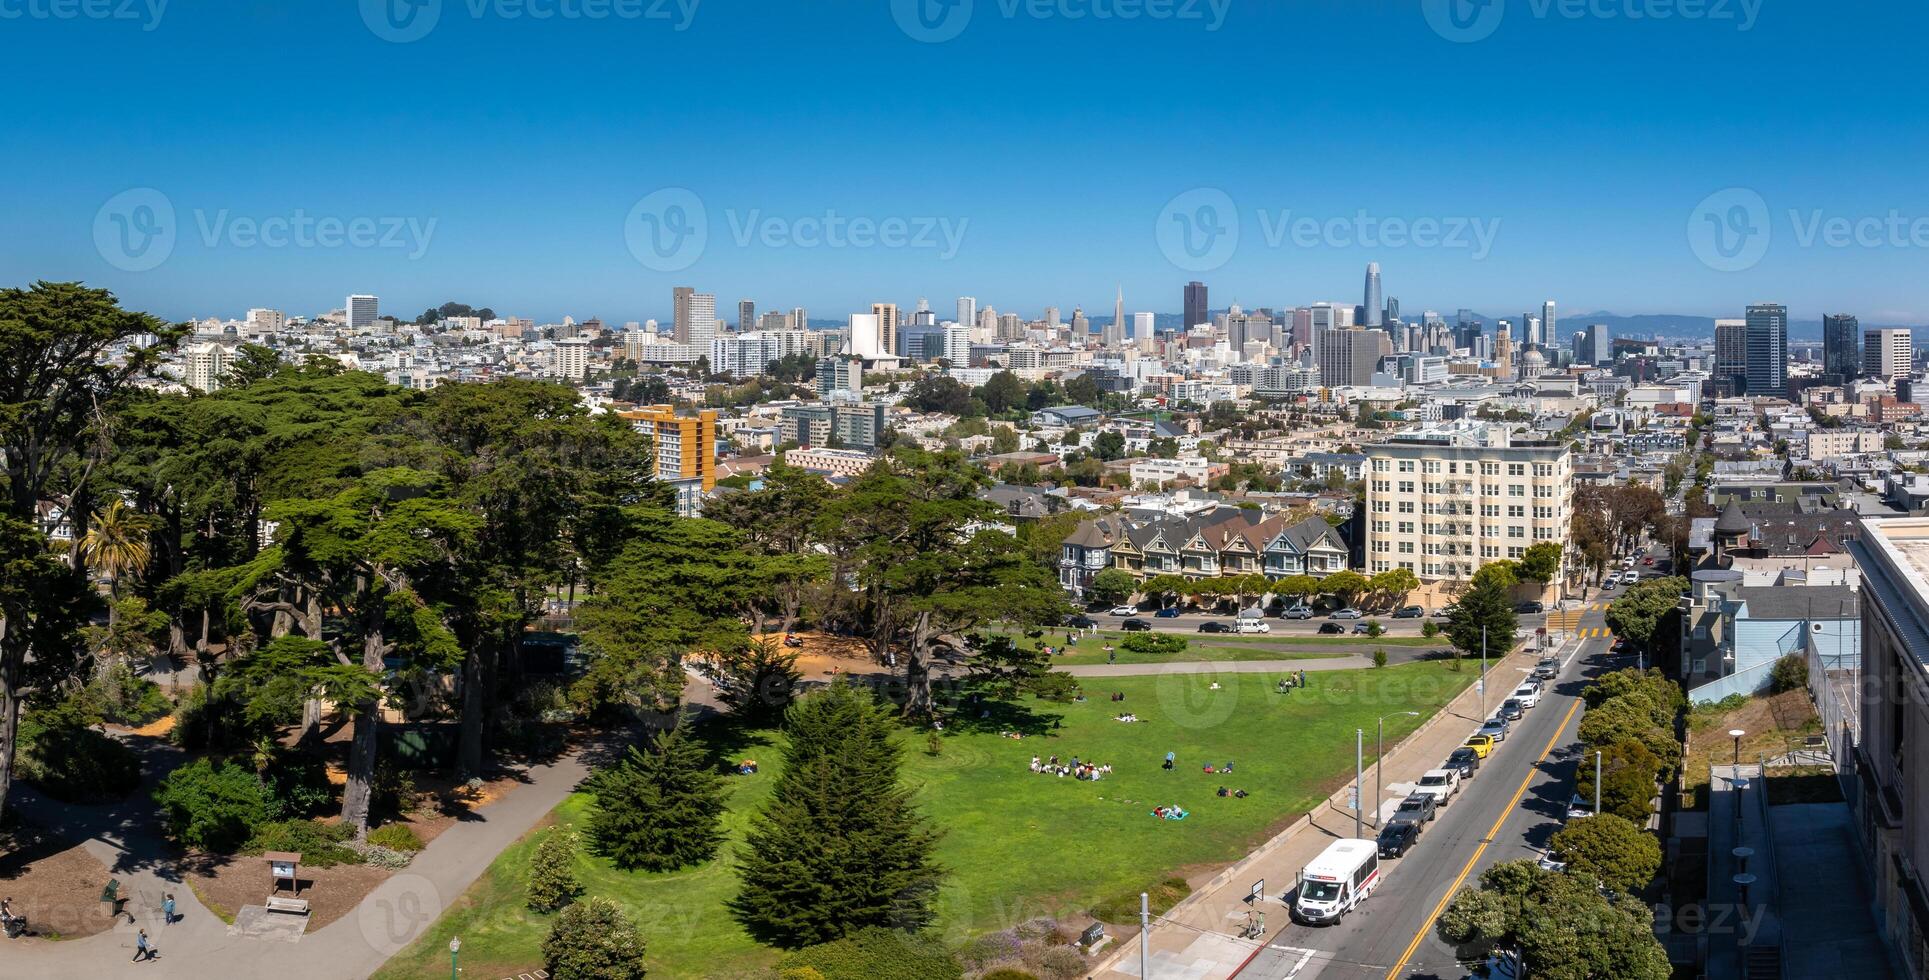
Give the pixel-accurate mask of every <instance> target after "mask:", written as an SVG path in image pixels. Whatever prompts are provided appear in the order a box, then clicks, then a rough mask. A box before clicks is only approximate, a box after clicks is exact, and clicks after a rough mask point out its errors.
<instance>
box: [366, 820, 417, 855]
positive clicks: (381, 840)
mask: <svg viewBox="0 0 1929 980" xmlns="http://www.w3.org/2000/svg"><path fill="white" fill-rule="evenodd" d="M368 842H369V843H370V844H374V845H375V846H377V847H386V848H388V849H389V850H391V851H419V850H421V849H422V848H424V847H427V846H428V845H427V844H424V843H422V838H420V837H417V836H416V835H415V831H414V830H413V829H412V828H410V827H409V825H408V824H405V823H385V824H383V825H381V826H380V827H377V828H375V829H374V830H371V831H369V832H368Z"/></svg>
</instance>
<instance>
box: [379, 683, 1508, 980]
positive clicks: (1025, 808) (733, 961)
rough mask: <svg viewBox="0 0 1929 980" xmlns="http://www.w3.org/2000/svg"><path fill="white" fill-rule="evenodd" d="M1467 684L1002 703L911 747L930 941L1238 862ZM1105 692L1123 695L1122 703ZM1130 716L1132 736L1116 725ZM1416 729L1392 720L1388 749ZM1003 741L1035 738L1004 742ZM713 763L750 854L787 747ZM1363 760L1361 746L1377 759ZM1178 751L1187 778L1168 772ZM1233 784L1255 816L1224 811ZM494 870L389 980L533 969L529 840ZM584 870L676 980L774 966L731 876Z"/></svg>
mask: <svg viewBox="0 0 1929 980" xmlns="http://www.w3.org/2000/svg"><path fill="white" fill-rule="evenodd" d="M1474 674H1475V671H1473V670H1471V669H1466V670H1461V671H1458V672H1455V671H1452V670H1449V669H1448V668H1447V665H1446V664H1445V663H1441V662H1426V663H1414V664H1403V665H1398V666H1393V667H1387V668H1384V669H1380V670H1371V669H1368V670H1357V671H1333V672H1324V673H1320V674H1317V675H1314V676H1313V677H1312V683H1313V686H1312V687H1311V688H1309V689H1308V690H1305V691H1300V692H1296V693H1293V694H1289V695H1280V694H1276V693H1274V691H1273V682H1274V678H1273V677H1271V676H1270V675H1264V674H1250V675H1227V676H1220V677H1219V678H1218V682H1219V683H1220V684H1221V685H1222V689H1221V690H1217V691H1213V690H1210V689H1209V688H1208V685H1209V684H1210V683H1212V682H1213V678H1211V677H1201V676H1190V675H1166V676H1160V677H1130V678H1106V679H1103V680H1094V681H1092V682H1091V683H1090V684H1089V685H1088V688H1087V694H1088V696H1089V700H1087V701H1085V702H1082V703H1076V704H1067V705H1054V704H1049V703H1046V702H1039V701H1027V702H1025V703H1024V704H1022V705H1019V706H1016V707H1011V706H999V708H998V709H997V711H996V714H995V715H994V716H993V717H992V718H988V719H976V718H960V719H955V720H954V721H953V722H952V724H950V725H949V726H948V729H949V730H948V731H947V733H946V734H945V736H944V737H943V739H942V740H941V744H942V749H941V751H940V753H939V754H938V755H937V756H931V755H928V754H927V753H926V751H925V738H924V736H923V735H922V734H920V733H915V732H907V733H906V737H905V761H906V764H905V774H906V777H907V778H908V779H910V780H911V781H912V782H914V783H915V784H916V785H917V786H918V787H919V798H920V800H921V802H922V805H923V807H924V810H925V812H926V813H927V814H929V815H930V816H931V818H932V819H933V820H934V821H935V822H936V823H937V824H939V825H940V826H941V827H943V828H944V829H945V831H946V836H945V838H944V840H943V843H942V845H941V847H940V858H941V860H942V861H943V863H944V864H945V865H946V866H947V867H948V868H949V869H950V872H951V873H950V876H949V877H948V878H947V881H946V885H945V887H944V890H943V893H942V896H941V899H940V920H939V924H938V926H937V928H938V929H939V930H940V931H941V934H942V935H943V936H944V938H945V939H946V940H947V941H951V942H954V943H961V942H963V941H965V940H966V939H969V938H970V937H972V936H976V935H980V934H984V933H989V932H994V931H997V930H999V929H1003V928H1006V927H1008V926H1010V925H1013V924H1015V923H1016V922H1019V921H1021V920H1024V919H1027V918H1031V917H1033V916H1037V915H1042V914H1058V915H1064V916H1068V917H1069V916H1074V915H1077V914H1080V913H1082V912H1083V911H1084V910H1085V909H1087V908H1089V907H1090V906H1091V905H1092V904H1093V903H1095V902H1097V901H1099V900H1101V899H1103V898H1106V897H1108V896H1112V895H1115V894H1117V893H1121V892H1128V891H1129V892H1137V891H1139V890H1140V889H1141V888H1143V887H1146V886H1149V885H1152V884H1154V883H1155V882H1157V881H1159V880H1160V879H1161V878H1163V877H1165V875H1166V873H1167V872H1171V871H1175V870H1182V869H1186V868H1190V867H1196V866H1199V865H1211V864H1217V863H1223V862H1226V861H1230V860H1233V859H1235V858H1237V857H1239V856H1240V855H1242V854H1244V853H1245V852H1246V851H1247V850H1248V849H1250V848H1251V846H1252V845H1254V844H1255V843H1257V842H1259V841H1261V840H1263V839H1264V838H1265V837H1266V836H1267V835H1268V834H1269V833H1271V832H1273V831H1275V830H1277V829H1278V828H1280V827H1282V826H1284V825H1285V824H1287V823H1289V822H1291V821H1292V820H1294V819H1296V818H1297V817H1298V816H1299V815H1300V814H1302V813H1304V812H1305V811H1306V810H1307V809H1308V808H1310V807H1312V806H1314V805H1315V804H1316V803H1317V802H1318V801H1319V800H1320V799H1322V798H1323V797H1325V796H1326V795H1327V794H1328V793H1329V792H1330V791H1331V790H1332V789H1333V788H1334V787H1336V786H1337V785H1339V784H1340V783H1342V782H1344V778H1345V776H1346V775H1347V774H1349V773H1351V772H1352V767H1353V730H1354V729H1356V728H1366V729H1369V730H1370V729H1371V728H1372V727H1373V723H1374V719H1376V718H1378V717H1380V716H1382V715H1385V714H1388V713H1389V712H1394V711H1402V710H1419V711H1421V712H1423V713H1425V714H1428V715H1430V714H1431V713H1432V712H1433V711H1435V710H1437V709H1438V708H1439V707H1440V706H1441V705H1443V704H1445V703H1446V702H1447V701H1448V700H1450V699H1451V698H1452V697H1453V696H1454V695H1455V694H1456V693H1458V692H1459V691H1460V690H1461V689H1462V688H1464V687H1466V685H1468V684H1469V683H1471V682H1472V680H1473V677H1474ZM1113 692H1121V693H1123V694H1124V695H1125V702H1124V703H1123V704H1118V703H1115V702H1112V701H1111V700H1110V699H1109V698H1110V695H1111V694H1112V693H1113ZM1121 710H1130V711H1132V712H1134V713H1136V714H1137V715H1138V716H1139V717H1140V718H1141V719H1144V720H1143V721H1142V722H1140V723H1139V724H1124V723H1121V722H1118V721H1114V720H1113V718H1114V716H1115V715H1117V714H1118V713H1119V712H1120V711H1121ZM1422 720H1423V719H1421V718H1408V717H1404V716H1400V717H1394V718H1388V719H1387V722H1388V728H1389V731H1388V732H1387V734H1388V736H1389V740H1391V739H1396V738H1398V737H1400V736H1401V735H1404V734H1406V733H1407V732H1408V731H1410V730H1412V728H1413V727H1415V726H1417V725H1418V724H1419V723H1420V722H1421V721H1422ZM1004 730H1026V731H1031V732H1035V733H1037V734H1033V735H1030V736H1028V737H1025V738H1023V739H1010V738H1006V737H1002V736H1001V735H1000V734H999V733H1000V732H1001V731H1004ZM702 734H703V736H704V737H705V738H706V739H708V740H709V741H710V743H711V744H712V745H713V746H714V747H715V748H716V750H717V752H718V753H719V756H720V757H721V758H740V757H743V756H746V755H747V756H751V757H754V758H756V759H757V760H758V761H759V763H761V766H762V771H761V772H760V773H758V774H757V775H754V776H747V777H731V785H732V787H733V788H734V795H733V796H732V798H731V811H730V817H729V827H730V830H731V837H732V839H733V840H735V839H738V838H740V837H741V833H742V829H743V826H744V823H745V820H746V816H747V812H748V811H749V810H750V809H751V808H752V807H754V806H755V805H757V804H758V803H759V802H760V801H761V800H762V799H763V798H764V796H765V794H766V793H767V792H768V791H769V787H770V785H771V782H772V780H773V779H774V778H775V776H776V771H777V768H778V765H779V763H780V761H781V756H780V753H779V745H780V739H781V736H780V735H779V734H777V733H774V732H745V731H740V730H735V729H732V728H731V727H729V726H728V725H724V724H712V725H708V726H705V728H704V729H703V730H702ZM1370 747H1371V746H1369V748H1370ZM1167 751H1172V752H1176V753H1177V755H1178V762H1179V764H1178V766H1177V767H1176V768H1175V769H1173V770H1169V771H1168V770H1163V769H1161V767H1160V761H1161V760H1162V759H1163V757H1164V755H1165V753H1166V752H1167ZM1033 755H1038V756H1050V755H1058V756H1060V757H1061V758H1066V759H1069V758H1070V757H1071V756H1078V757H1080V758H1081V759H1087V760H1092V761H1096V762H1100V763H1109V764H1111V765H1112V766H1113V767H1114V772H1113V774H1112V775H1111V776H1110V777H1107V778H1105V779H1103V780H1100V781H1098V782H1079V781H1077V780H1073V779H1070V778H1063V779H1061V778H1057V777H1054V776H1044V775H1038V774H1034V773H1032V772H1031V771H1030V770H1029V768H1028V766H1027V763H1028V761H1029V760H1030V758H1031V757H1032V756H1033ZM1229 761H1230V762H1234V763H1236V764H1237V765H1236V766H1235V770H1234V775H1231V776H1226V775H1217V774H1206V773H1203V772H1201V771H1200V768H1201V766H1202V765H1204V764H1205V763H1207V762H1211V763H1214V764H1224V763H1226V762H1229ZM1221 784H1224V785H1227V786H1229V787H1232V788H1243V789H1245V790H1247V791H1248V792H1250V793H1251V794H1252V795H1251V796H1249V797H1247V798H1245V799H1233V798H1224V799H1221V798H1219V797H1217V796H1215V795H1214V789H1215V788H1216V787H1218V786H1219V785H1221ZM1160 803H1166V804H1172V803H1176V804H1178V805H1180V806H1183V807H1185V808H1186V809H1188V810H1190V811H1191V816H1190V817H1189V818H1188V819H1186V820H1183V821H1160V820H1157V819H1155V818H1153V817H1152V816H1150V814H1149V813H1148V811H1149V810H1150V809H1151V808H1152V807H1153V806H1154V805H1155V804H1160ZM586 804H587V801H586V799H585V798H583V797H581V796H573V797H571V798H569V799H568V800H567V801H565V802H564V803H563V804H562V806H560V807H559V808H558V810H557V813H556V818H557V820H559V821H562V822H570V823H575V824H578V825H581V824H582V823H583V821H584V814H585V808H586ZM539 834H540V832H538V835H532V839H529V840H525V841H523V842H520V843H518V844H517V845H515V846H514V847H512V848H510V849H509V850H508V851H505V852H504V853H503V854H502V855H500V856H499V857H498V858H497V859H496V860H495V862H494V864H493V865H492V866H491V867H490V868H489V870H488V872H487V873H486V874H485V875H484V877H483V878H482V879H481V880H479V881H478V882H477V883H476V885H475V886H474V887H472V888H471V889H470V890H469V891H468V893H467V894H465V895H464V896H462V898H461V899H460V900H459V901H458V902H456V903H455V904H454V907H453V908H451V910H450V911H449V912H448V913H446V914H445V915H444V916H443V917H442V919H441V920H440V921H439V922H437V923H436V925H435V926H434V928H432V929H431V930H430V932H429V933H428V934H427V935H425V936H424V937H423V938H422V939H421V940H420V941H418V942H417V943H416V944H415V945H413V946H411V947H410V948H409V949H407V950H405V951H403V952H402V953H401V954H400V955H398V956H397V957H396V958H395V959H393V960H392V961H390V963H389V964H388V965H387V966H386V967H385V968H384V969H383V971H382V972H381V973H380V974H378V976H381V977H384V978H390V980H398V978H415V977H424V978H427V977H439V976H441V975H442V974H443V972H444V971H446V970H447V967H448V944H449V938H450V937H451V936H452V935H458V934H459V935H460V936H461V937H462V960H463V966H464V968H465V969H466V970H468V971H469V973H470V975H472V976H484V977H486V976H508V975H513V974H514V973H516V972H523V971H527V970H529V969H530V968H532V967H535V966H538V965H539V963H540V960H541V954H540V951H539V947H540V943H541V940H542V937H543V935H544V934H545V933H546V931H547V928H548V922H547V917H544V916H538V915H535V914H532V913H529V912H527V911H525V910H524V908H523V905H522V897H523V877H524V874H525V870H526V868H527V866H528V861H529V857H530V854H531V852H532V851H533V848H534V843H535V840H534V838H535V837H536V836H539ZM579 873H580V875H581V877H582V879H583V881H584V883H585V884H586V886H587V887H588V890H589V892H590V893H591V894H597V895H604V896H607V897H609V898H612V899H615V900H616V901H618V902H619V903H621V904H623V905H624V906H626V907H627V908H628V909H630V910H631V912H632V913H634V914H635V915H636V916H637V917H638V919H639V920H640V921H641V922H642V924H643V926H644V929H645V932H646V933H647V934H648V937H649V943H650V945H649V959H650V964H651V970H652V972H653V973H656V974H657V975H661V976H674V977H743V976H752V975H755V974H756V972H757V971H758V970H759V969H761V968H763V967H765V966H767V965H768V964H770V963H771V962H773V961H774V959H775V956H776V954H775V953H774V952H773V951H770V950H767V949H764V948H762V947H759V946H757V945H756V944H755V943H753V942H752V941H751V940H750V939H749V938H748V937H747V936H746V935H745V934H744V933H743V931H742V930H741V929H740V928H739V927H738V926H737V925H736V923H735V922H733V921H732V920H731V919H730V918H729V916H728V915H727V914H726V913H725V911H724V909H723V902H724V900H725V899H726V898H727V897H728V896H729V895H731V894H732V893H733V892H734V890H735V884H736V883H735V879H734V876H733V875H732V873H731V872H730V870H729V868H728V861H727V859H719V860H713V861H711V862H710V863H708V864H706V865H703V866H701V867H698V868H695V869H691V870H688V871H684V872H679V873H674V874H632V873H627V872H620V871H616V870H614V869H612V868H610V867H609V866H607V865H606V864H604V863H603V862H602V861H600V860H599V859H596V858H593V857H584V858H582V859H581V861H580V862H579Z"/></svg>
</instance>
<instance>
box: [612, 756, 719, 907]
mask: <svg viewBox="0 0 1929 980" xmlns="http://www.w3.org/2000/svg"><path fill="white" fill-rule="evenodd" d="M590 789H591V791H592V792H594V793H595V794H596V802H595V804H594V808H593V810H592V812H591V815H590V821H589V837H590V840H591V842H592V843H593V844H594V845H595V846H596V850H597V852H598V853H600V854H602V855H604V856H605V857H608V858H609V859H610V862H611V863H613V864H615V865H616V866H617V867H619V868H622V869H624V870H626V871H635V870H639V869H640V870H643V871H674V870H676V869H677V868H681V867H685V866H687V865H692V864H701V863H702V862H704V861H708V860H710V857H711V856H712V855H714V854H715V853H716V851H717V843H718V842H719V841H720V840H722V839H723V831H722V830H721V829H720V828H719V827H718V818H719V817H721V816H722V815H723V809H724V790H723V780H722V777H720V776H718V775H717V774H716V773H715V772H714V771H712V769H711V767H710V765H709V762H708V759H707V758H706V757H705V754H704V751H703V747H702V746H701V745H699V744H697V743H696V742H695V741H692V740H691V739H690V738H689V737H688V736H687V735H686V734H685V733H684V729H683V725H682V723H681V722H679V723H678V724H677V726H676V727H675V728H672V729H670V730H669V731H667V732H663V733H662V734H660V735H658V736H657V737H656V740H655V743H654V744H653V745H651V746H650V747H649V749H648V750H647V751H638V750H637V748H636V747H635V746H631V747H630V749H629V751H628V752H627V753H626V754H625V755H624V757H623V760H622V761H621V762H618V763H617V764H616V765H615V766H614V767H612V768H609V769H606V770H604V771H603V772H601V773H598V774H597V776H596V778H595V779H594V780H592V781H591V783H590Z"/></svg>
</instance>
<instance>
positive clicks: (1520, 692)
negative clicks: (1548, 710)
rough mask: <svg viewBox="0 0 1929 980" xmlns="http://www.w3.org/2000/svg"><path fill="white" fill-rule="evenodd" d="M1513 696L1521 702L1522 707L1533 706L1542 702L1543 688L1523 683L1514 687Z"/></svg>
mask: <svg viewBox="0 0 1929 980" xmlns="http://www.w3.org/2000/svg"><path fill="white" fill-rule="evenodd" d="M1512 697H1513V698H1514V699H1515V700H1516V701H1519V702H1520V706H1521V707H1523V708H1532V707H1533V706H1535V705H1537V704H1539V703H1541V689H1540V688H1538V687H1536V686H1534V685H1532V684H1522V685H1521V686H1519V687H1517V688H1514V693H1513V695H1512Z"/></svg>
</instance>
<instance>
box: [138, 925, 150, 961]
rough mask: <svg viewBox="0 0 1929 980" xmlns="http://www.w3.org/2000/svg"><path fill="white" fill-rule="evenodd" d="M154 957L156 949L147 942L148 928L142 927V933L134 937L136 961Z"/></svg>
mask: <svg viewBox="0 0 1929 980" xmlns="http://www.w3.org/2000/svg"><path fill="white" fill-rule="evenodd" d="M153 958H154V950H153V948H152V947H150V946H148V944H147V930H146V929H142V930H141V931H140V933H139V934H138V935H136V936H135V937H134V962H136V963H139V962H140V961H142V960H151V959H153Z"/></svg>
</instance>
